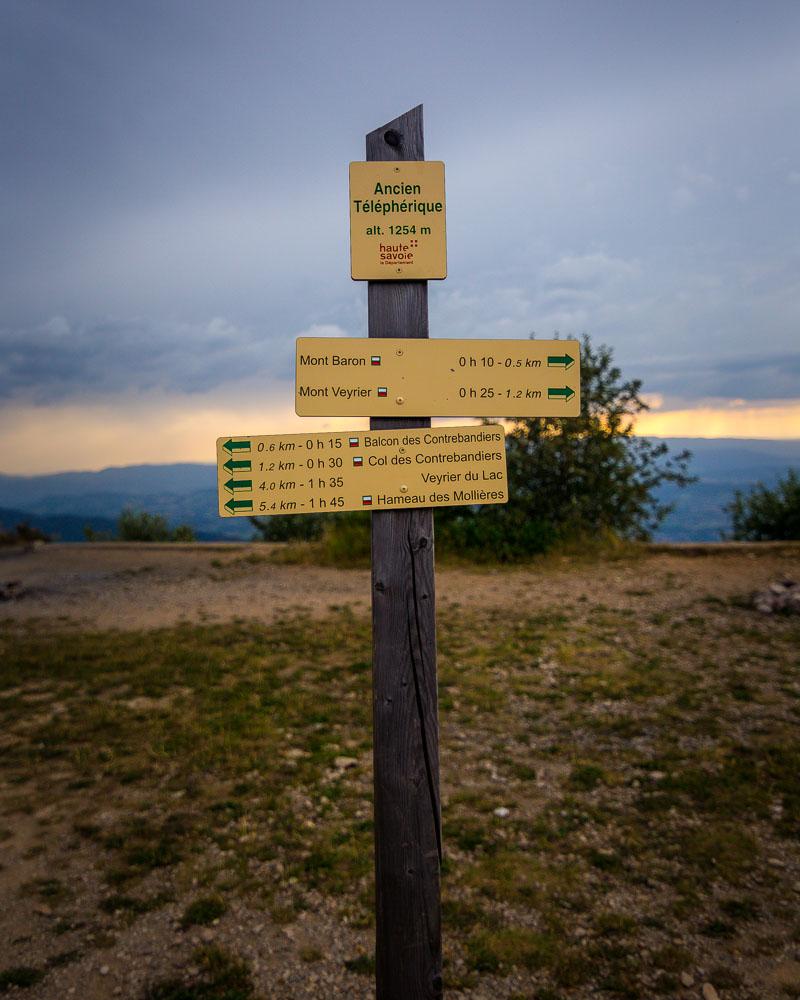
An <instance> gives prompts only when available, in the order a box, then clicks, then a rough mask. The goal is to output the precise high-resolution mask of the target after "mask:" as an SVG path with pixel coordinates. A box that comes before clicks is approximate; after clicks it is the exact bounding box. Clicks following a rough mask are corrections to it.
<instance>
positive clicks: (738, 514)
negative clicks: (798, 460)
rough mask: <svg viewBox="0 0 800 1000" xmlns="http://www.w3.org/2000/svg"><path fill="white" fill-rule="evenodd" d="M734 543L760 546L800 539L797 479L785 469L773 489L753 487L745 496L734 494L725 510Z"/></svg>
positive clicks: (799, 506) (796, 475)
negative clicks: (747, 542)
mask: <svg viewBox="0 0 800 1000" xmlns="http://www.w3.org/2000/svg"><path fill="white" fill-rule="evenodd" d="M726 510H727V512H728V513H729V514H730V517H731V522H732V526H733V530H732V534H731V537H732V538H734V539H736V540H737V541H749V542H764V541H787V540H791V539H800V476H798V474H797V472H796V471H795V470H794V469H789V471H788V472H787V474H786V478H785V479H779V480H778V482H777V485H776V486H775V489H773V490H770V489H767V487H766V486H765V485H764V484H763V483H757V484H756V485H755V486H754V487H753V489H752V490H751V491H750V493H749V494H747V495H746V496H745V494H744V493H742V491H741V490H737V491H736V494H735V496H734V499H733V501H732V502H731V503H730V504H728V506H727V507H726Z"/></svg>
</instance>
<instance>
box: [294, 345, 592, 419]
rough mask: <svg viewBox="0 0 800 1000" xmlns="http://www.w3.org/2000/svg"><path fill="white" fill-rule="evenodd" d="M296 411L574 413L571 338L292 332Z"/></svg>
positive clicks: (576, 380)
mask: <svg viewBox="0 0 800 1000" xmlns="http://www.w3.org/2000/svg"><path fill="white" fill-rule="evenodd" d="M295 378H296V388H295V410H296V411H297V413H298V415H299V416H301V417H310V416H319V417H333V416H349V417H356V416H372V417H401V416H409V417H420V416H428V417H489V416H509V417H577V416H578V415H579V414H580V408H581V398H580V393H581V377H580V345H579V343H578V342H577V341H575V340H439V339H436V340H401V339H399V338H386V339H383V338H371V339H355V338H346V337H335V338H334V337H330V338H329V337H298V338H297V365H296V367H295Z"/></svg>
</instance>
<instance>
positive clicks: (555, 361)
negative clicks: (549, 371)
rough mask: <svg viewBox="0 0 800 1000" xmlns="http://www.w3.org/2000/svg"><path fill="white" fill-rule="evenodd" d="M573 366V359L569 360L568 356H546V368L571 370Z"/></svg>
mask: <svg viewBox="0 0 800 1000" xmlns="http://www.w3.org/2000/svg"><path fill="white" fill-rule="evenodd" d="M574 364H575V358H571V357H570V356H569V354H548V355H547V367H548V368H564V369H567V368H572V366H573V365H574Z"/></svg>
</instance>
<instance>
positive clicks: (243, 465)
mask: <svg viewBox="0 0 800 1000" xmlns="http://www.w3.org/2000/svg"><path fill="white" fill-rule="evenodd" d="M222 468H223V469H224V470H225V471H226V472H235V471H236V470H237V469H241V470H242V472H249V471H250V470H251V469H252V465H251V464H250V462H249V461H248V460H247V459H244V460H240V461H238V462H234V460H233V459H232V458H229V459H228V461H227V462H226V463H225V464H224V465H223V466H222Z"/></svg>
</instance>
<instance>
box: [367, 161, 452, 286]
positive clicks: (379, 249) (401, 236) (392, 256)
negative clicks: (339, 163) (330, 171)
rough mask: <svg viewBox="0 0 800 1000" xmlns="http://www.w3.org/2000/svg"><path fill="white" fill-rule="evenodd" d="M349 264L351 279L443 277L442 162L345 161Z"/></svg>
mask: <svg viewBox="0 0 800 1000" xmlns="http://www.w3.org/2000/svg"><path fill="white" fill-rule="evenodd" d="M350 265H351V267H350V273H351V274H352V276H353V278H356V279H372V280H378V281H387V280H397V279H399V280H408V279H411V278H415V279H421V278H446V277H447V244H446V235H445V205H444V163H442V162H440V161H437V160H419V161H418V160H399V161H394V160H387V161H382V160H376V161H372V162H369V163H351V164H350Z"/></svg>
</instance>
